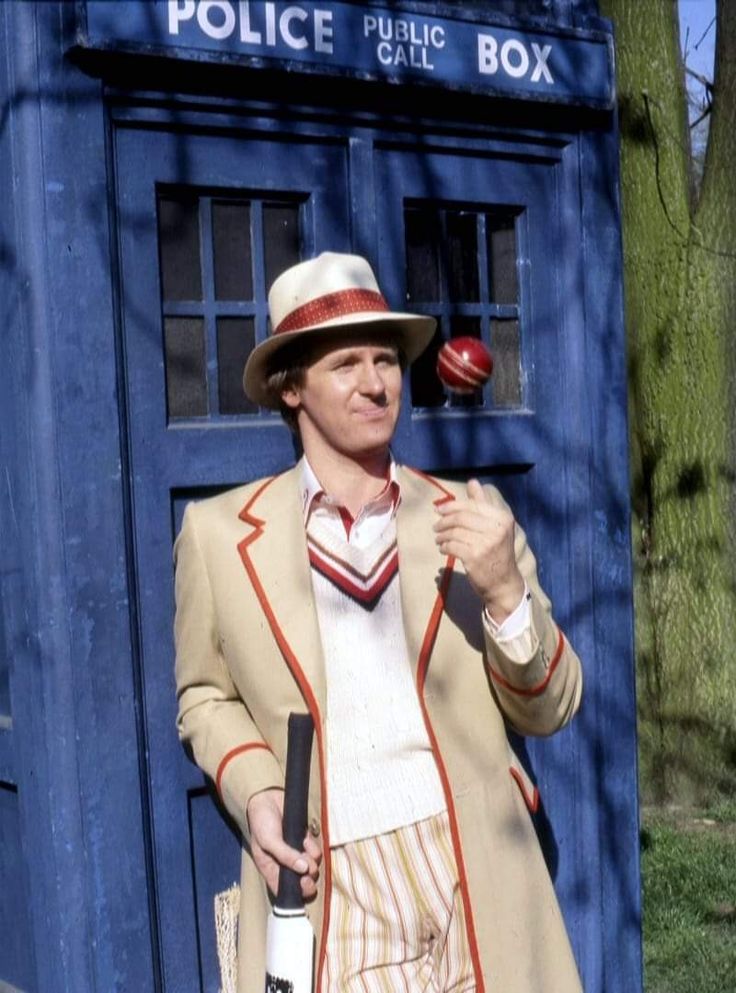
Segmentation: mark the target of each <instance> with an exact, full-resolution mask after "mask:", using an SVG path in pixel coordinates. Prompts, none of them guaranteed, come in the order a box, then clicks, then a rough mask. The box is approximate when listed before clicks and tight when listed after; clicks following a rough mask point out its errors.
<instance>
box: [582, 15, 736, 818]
mask: <svg viewBox="0 0 736 993" xmlns="http://www.w3.org/2000/svg"><path fill="white" fill-rule="evenodd" d="M601 12H602V13H603V14H605V15H606V16H609V17H611V18H612V19H613V21H614V26H615V30H616V39H617V73H618V90H619V111H620V121H621V135H622V142H621V185H622V213H623V237H624V270H625V285H626V299H627V305H626V310H627V313H626V319H627V333H628V347H629V363H630V365H629V368H630V422H631V432H632V480H633V507H634V521H635V528H636V531H635V534H634V548H635V557H636V563H637V586H636V615H637V640H638V646H637V665H638V680H639V682H638V686H639V710H640V754H641V758H642V763H641V765H642V774H643V775H642V781H643V786H644V792H645V795H648V796H649V797H650V798H655V799H659V800H662V799H665V798H668V797H672V796H677V797H678V799H680V800H694V801H699V802H703V801H707V800H708V799H710V798H711V796H712V794H714V793H716V794H717V793H718V792H719V791H722V790H725V789H727V788H730V789H733V786H734V783H736V664H735V662H734V653H735V652H736V585H735V583H734V578H735V576H736V570H735V569H734V562H735V561H736V557H735V556H736V542H735V541H734V533H733V528H732V526H731V520H732V516H733V509H734V507H733V502H732V501H733V495H734V479H735V478H736V477H735V475H734V457H733V453H734V445H733V434H732V428H731V422H732V405H733V401H732V392H731V391H732V384H733V382H734V369H733V365H732V359H731V354H730V352H731V349H730V347H729V346H730V343H731V326H732V324H733V322H734V321H735V320H736V170H734V167H733V162H734V153H736V62H734V59H733V53H734V52H736V47H734V46H736V4H734V3H732V2H721V3H719V5H718V21H717V50H716V73H715V80H714V106H713V116H712V121H711V129H710V136H709V143H708V149H707V153H706V161H705V173H704V177H703V182H702V187H701V192H700V198H699V201H697V202H696V197H695V195H694V192H693V184H692V182H691V172H690V170H691V162H690V143H689V135H688V123H687V103H686V97H685V81H684V71H683V65H682V61H681V56H680V48H679V30H678V20H677V5H676V2H675V0H649V2H647V3H646V4H642V3H640V2H638V0H602V2H601ZM729 56H730V57H729Z"/></svg>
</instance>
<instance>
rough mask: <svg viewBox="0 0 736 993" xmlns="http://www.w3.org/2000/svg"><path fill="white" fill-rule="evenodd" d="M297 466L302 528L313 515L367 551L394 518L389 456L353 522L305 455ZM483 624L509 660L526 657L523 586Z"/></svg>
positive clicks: (527, 618)
mask: <svg viewBox="0 0 736 993" xmlns="http://www.w3.org/2000/svg"><path fill="white" fill-rule="evenodd" d="M300 466H301V496H302V508H303V511H304V526H305V527H306V526H307V523H308V522H309V519H310V517H311V515H312V514H317V515H319V518H320V520H321V521H323V523H324V524H325V525H326V526H327V527H332V528H335V529H338V528H339V529H340V530H341V532H343V533H344V534H346V536H347V540H348V543H349V544H351V545H355V546H356V547H357V548H367V547H368V545H370V544H371V542H373V541H374V540H375V539H376V538H377V537H378V536H379V535H380V534H381V533H382V532H383V529H384V528H385V527H386V525H387V524H388V522H389V520H390V519H391V518H392V517H394V516H395V515H396V511H397V509H398V507H399V504H400V502H401V485H400V483H399V480H398V476H397V472H396V462H395V461H394V459H393V456H392V457H391V459H390V462H389V467H388V475H387V478H386V485H385V486H384V488H383V489H382V490H381V492H380V493H379V494H378V495H377V496H375V497H374V498H373V499H372V500H369V501H368V503H366V504H365V505H364V506H363V507H362V508H361V510H360V512H359V513H358V516H357V517H355V518H353V517H352V516H351V514H350V512H349V511H348V510H347V508H346V507H343V506H341V504H340V503H339V501H338V500H337V499H335V497H332V496H330V495H329V494H328V493H326V492H325V491H324V489H323V488H322V484H321V483H320V481H319V480H318V479H317V476H316V475H315V473H314V470H313V469H312V467H311V465H310V464H309V460H308V459H307V457H306V455H304V456H302V459H301V462H300ZM430 540H432V539H431V538H430ZM483 620H484V623H485V627H486V629H487V631H488V633H489V634H490V635H491V637H492V638H493V639H494V640H495V641H497V642H498V643H499V644H502V645H503V647H504V650H505V651H506V652H508V653H509V654H510V655H511V656H512V657H514V658H517V659H518V660H519V661H522V660H523V659H526V658H528V657H529V655H530V653H531V652H530V650H531V643H532V638H531V611H530V609H529V590H528V587H527V586H526V584H525V585H524V595H523V596H522V598H521V602H520V603H519V604H518V606H517V607H516V609H515V610H514V611H513V612H512V613H511V614H509V616H508V617H507V618H506V620H505V621H504V622H503V623H502V624H497V623H496V622H495V621H494V620H493V618H492V617H491V615H490V614H489V613H488V611H487V610H486V609H484V610H483Z"/></svg>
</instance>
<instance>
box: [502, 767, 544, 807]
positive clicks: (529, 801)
mask: <svg viewBox="0 0 736 993" xmlns="http://www.w3.org/2000/svg"><path fill="white" fill-rule="evenodd" d="M509 772H510V773H511V775H512V776H513V777H514V779H515V780H516V785H517V786H518V787H519V790H520V791H521V795H522V797H523V798H524V803H525V804H526V806H527V809H528V810H529V811H530V813H532V814H536V812H537V811H538V810H539V790H538V789H537V787H536V786H535V787H534V789H533V790H532V795H531V796H529V794H528V793H527V791H526V783H525V782H524V779H523V777H522V775H521V773H520V772H519V770H518V769H514V767H513V766H509Z"/></svg>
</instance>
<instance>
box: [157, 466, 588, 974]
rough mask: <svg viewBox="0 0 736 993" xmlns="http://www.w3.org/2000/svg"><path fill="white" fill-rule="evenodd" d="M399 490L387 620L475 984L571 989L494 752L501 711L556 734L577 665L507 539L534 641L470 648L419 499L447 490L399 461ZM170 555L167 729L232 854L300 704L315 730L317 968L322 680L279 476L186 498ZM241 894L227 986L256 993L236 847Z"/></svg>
mask: <svg viewBox="0 0 736 993" xmlns="http://www.w3.org/2000/svg"><path fill="white" fill-rule="evenodd" d="M399 481H400V485H401V503H400V506H399V510H398V516H397V532H398V547H399V582H400V584H401V599H402V609H403V615H404V625H405V628H406V637H407V643H408V648H409V657H410V659H411V660H412V665H413V668H414V675H415V683H416V688H417V693H418V696H419V700H420V705H421V708H422V712H423V714H424V718H425V722H426V725H427V730H428V733H429V738H430V741H431V743H432V747H433V750H434V754H435V758H436V760H437V766H438V769H439V772H440V778H441V780H442V784H443V787H444V789H445V794H446V797H447V805H448V810H449V814H450V822H451V827H452V834H453V842H454V846H455V855H456V859H457V863H458V868H459V873H460V882H461V887H462V892H463V899H464V902H465V910H466V917H467V920H468V937H469V942H470V948H471V953H472V957H473V962H474V966H475V970H476V976H477V988H478V990H479V991H483V990H486V991H488V993H576V991H579V990H580V982H579V979H578V975H577V971H576V967H575V963H574V960H573V956H572V952H571V949H570V946H569V943H568V939H567V936H566V933H565V928H564V924H563V922H562V919H561V916H560V911H559V908H558V905H557V900H556V898H555V894H554V891H553V888H552V884H551V881H550V878H549V875H548V872H547V869H546V866H545V864H544V861H543V858H542V854H541V851H540V848H539V845H538V842H537V838H536V835H535V832H534V829H533V826H532V823H531V820H530V817H529V812H528V810H527V806H529V807H531V808H533V807H534V806H535V804H536V802H537V799H538V798H537V795H536V791H535V790H534V787H533V786H532V784H531V782H530V781H529V780H528V778H527V777H526V774H525V773H524V772H523V770H522V769H521V767H520V766H519V764H518V763H517V761H516V760H515V758H514V756H513V754H512V752H511V749H510V747H509V745H508V742H507V737H506V733H505V724H504V718H505V719H506V720H508V722H509V723H511V724H512V725H513V726H514V727H515V728H517V729H518V730H519V731H520V732H521V733H523V734H535V735H545V734H550V733H552V732H553V731H555V730H557V729H558V728H560V727H562V726H563V725H564V724H565V723H566V722H567V721H569V720H570V718H571V717H572V716H573V714H574V713H575V710H576V709H577V706H578V703H579V700H580V692H581V671H580V663H579V661H578V658H577V656H576V655H575V653H574V652H573V650H572V649H571V648H570V646H569V645H568V643H567V641H566V639H565V638H564V636H563V635H562V633H561V632H560V631H559V629H558V628H557V627H556V626H555V624H554V622H553V621H552V619H551V616H550V605H549V601H548V599H547V598H546V596H545V595H544V593H543V592H542V590H541V589H540V587H539V584H538V581H537V575H536V566H535V560H534V556H533V555H532V553H531V551H530V549H529V547H528V546H527V543H526V539H525V536H524V534H523V532H522V531H521V529H517V531H518V533H517V540H516V554H517V560H518V564H519V568H520V569H521V572H522V574H523V576H524V577H525V579H526V581H527V583H528V585H529V589H530V590H531V592H532V623H533V629H534V645H535V651H534V654H533V656H532V658H531V659H530V660H529V661H528V662H527V663H526V664H523V665H520V664H519V663H518V662H514V661H512V660H511V659H510V658H508V657H507V656H506V655H504V653H503V651H502V650H501V648H500V647H499V646H498V645H496V644H495V643H494V642H493V641H492V640H490V639H488V640H487V641H486V639H485V637H484V633H483V626H482V623H481V609H480V603H479V601H478V598H477V597H476V596H475V594H474V593H473V592H472V590H471V588H470V586H469V583H468V580H467V577H466V576H465V575H464V573H463V570H462V568H461V567H460V565H459V563H458V562H456V561H454V560H453V559H448V558H446V557H445V556H443V555H442V554H441V553H440V552H439V550H438V549H437V547H436V545H435V542H434V537H433V532H432V524H433V522H434V520H435V516H436V515H435V511H434V504H435V503H436V502H438V501H442V500H447V499H452V498H453V495H459V494H461V493H463V492H464V488H463V487H460V486H459V485H458V484H455V483H446V482H441V481H439V480H434V479H430V478H429V477H427V476H424V475H422V474H421V473H417V472H414V471H413V470H408V469H405V468H402V469H400V470H399ZM488 493H489V495H490V496H491V497H492V499H494V500H499V501H500V500H501V497H500V496H499V494H498V493H497V491H496V490H494V489H493V488H490V487H489V488H488ZM175 556H176V562H177V571H176V600H177V613H176V625H175V633H176V647H177V657H176V677H177V687H178V697H179V718H178V726H179V732H180V735H181V737H182V739H183V741H185V742H186V743H187V744H188V745H189V746H190V747H191V750H192V752H193V755H194V759H195V760H196V762H197V764H198V765H199V766H200V767H201V768H202V769H203V770H204V771H205V772H206V773H207V775H208V776H210V777H211V778H212V780H213V781H214V782H215V783H216V785H217V788H218V790H219V793H220V795H221V797H222V800H223V802H224V804H225V806H226V807H227V809H228V810H229V812H230V814H231V815H232V816H233V818H234V819H235V821H236V822H237V823H238V825H239V826H240V829H241V831H242V833H243V836H244V838H245V840H246V843H247V839H248V824H247V820H246V815H245V810H246V805H247V803H248V799H249V798H250V797H251V796H252V795H253V794H254V793H256V792H257V791H259V790H262V789H265V788H267V787H272V786H281V785H283V767H284V757H285V749H286V722H287V718H288V715H289V713H290V712H291V711H303V710H304V708H305V705H306V706H307V707H308V708H309V709H310V711H311V712H312V715H313V717H314V719H315V726H316V742H317V747H315V749H314V754H313V761H312V776H311V786H310V822H311V823H312V826H313V828H315V829H321V836H322V842H323V845H324V847H325V859H324V863H323V867H322V875H321V880H320V887H319V895H318V897H317V899H316V900H315V901H314V902H313V903H312V904H311V906H310V909H309V914H310V917H311V919H312V922H313V924H314V927H315V931H316V934H317V950H318V965H317V969H318V972H321V962H322V960H323V956H324V948H325V940H326V934H327V928H328V926H329V920H328V918H329V900H328V899H327V896H328V894H329V892H330V857H329V824H328V823H327V816H326V810H327V804H326V797H325V794H324V790H323V788H322V787H323V783H324V741H323V737H322V733H323V723H324V713H325V684H324V668H323V662H322V658H321V648H320V639H319V630H318V625H317V616H316V612H315V606H314V599H313V594H312V586H311V579H310V570H309V562H308V558H307V547H306V540H305V534H304V524H303V516H302V508H301V506H300V499H299V479H298V475H297V470H294V469H292V470H290V471H289V472H286V473H284V474H283V475H280V476H277V477H274V478H273V479H269V480H260V481H259V482H256V483H252V484H250V485H248V486H244V487H241V488H238V489H235V490H231V491H230V492H228V493H225V494H223V495H221V496H218V497H215V498H213V499H209V500H204V501H202V502H201V503H198V504H193V505H190V506H189V507H188V508H187V512H186V514H185V518H184V523H183V526H182V530H181V534H180V536H179V538H178V540H177V544H176V550H175ZM525 803H526V806H525ZM241 887H242V905H241V912H240V937H239V963H240V966H239V979H238V993H262V990H263V982H264V971H265V970H264V951H265V934H266V918H267V915H268V912H269V902H268V898H267V895H266V890H265V884H264V883H263V882H262V880H261V878H260V876H259V875H258V873H257V871H256V869H255V866H254V865H253V862H252V860H251V858H250V856H249V854H248V852H247V844H246V846H244V849H243V861H242V878H241Z"/></svg>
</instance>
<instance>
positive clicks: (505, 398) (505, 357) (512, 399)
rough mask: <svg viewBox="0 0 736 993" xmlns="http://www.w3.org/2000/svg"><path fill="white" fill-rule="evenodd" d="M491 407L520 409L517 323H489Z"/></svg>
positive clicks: (519, 363)
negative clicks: (491, 368)
mask: <svg viewBox="0 0 736 993" xmlns="http://www.w3.org/2000/svg"><path fill="white" fill-rule="evenodd" d="M491 353H492V355H493V376H492V378H491V382H492V384H493V405H494V406H495V407H520V406H521V401H522V396H521V356H520V349H519V322H518V321H491Z"/></svg>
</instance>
